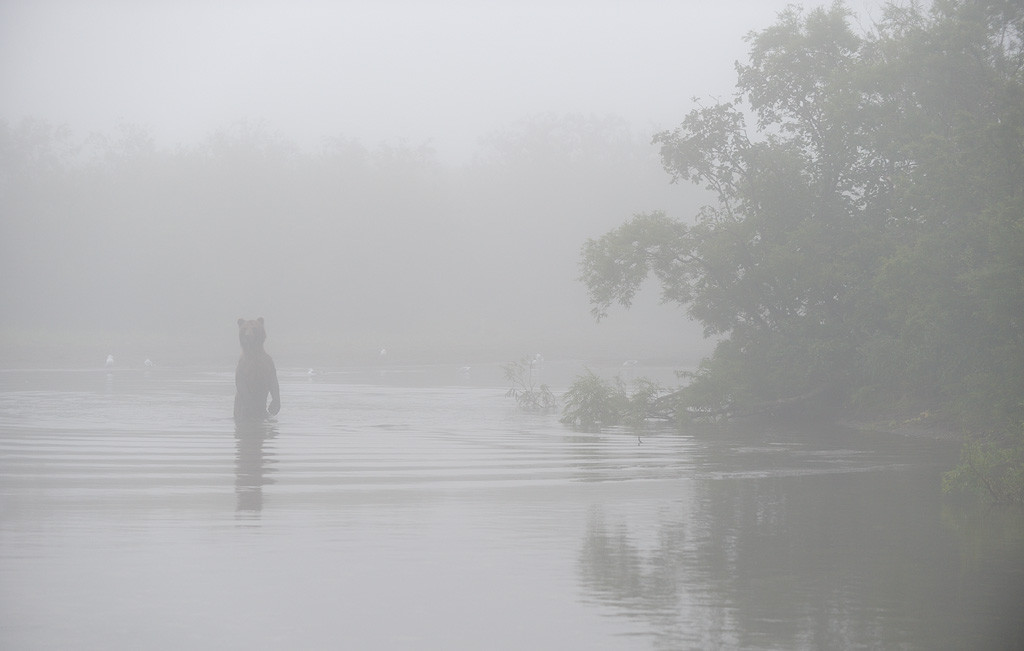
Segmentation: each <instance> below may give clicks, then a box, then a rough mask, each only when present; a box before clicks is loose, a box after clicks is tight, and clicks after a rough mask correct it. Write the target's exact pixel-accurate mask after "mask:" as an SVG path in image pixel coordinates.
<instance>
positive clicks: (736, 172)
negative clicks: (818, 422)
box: [581, 0, 1024, 431]
mask: <svg viewBox="0 0 1024 651" xmlns="http://www.w3.org/2000/svg"><path fill="white" fill-rule="evenodd" d="M850 23H851V21H850V14H849V12H848V11H847V10H846V9H845V8H844V7H843V6H842V5H841V4H839V3H836V4H833V5H832V6H831V7H828V8H819V9H815V10H813V11H810V12H804V11H802V10H800V9H797V8H789V9H787V10H786V11H784V12H783V13H782V14H780V16H779V20H778V22H777V24H775V25H774V26H772V27H769V28H768V29H765V30H763V31H761V32H759V33H755V34H752V35H750V36H749V37H748V38H749V42H750V54H749V60H748V62H747V63H745V64H737V73H738V84H737V93H736V96H735V97H734V98H732V99H731V100H729V101H720V102H716V103H714V104H711V105H698V106H697V107H696V108H694V109H693V110H692V111H690V113H689V114H688V115H687V116H686V117H685V119H684V120H683V122H682V124H681V125H680V126H679V127H678V128H676V129H675V130H672V131H666V132H663V133H659V134H657V135H656V136H655V138H654V140H655V143H657V144H658V145H660V148H661V157H662V161H663V164H664V167H665V169H666V171H667V172H668V173H669V174H670V175H671V177H672V180H673V182H679V181H689V182H692V183H696V184H699V185H702V186H704V187H705V188H707V189H708V190H710V191H711V192H712V193H713V195H714V197H715V201H714V202H713V203H711V204H710V205H706V206H704V207H703V208H702V209H701V210H700V212H699V214H698V215H697V216H696V218H695V219H694V220H692V221H683V220H679V219H675V218H672V217H669V216H668V215H666V214H664V213H660V212H655V213H650V214H643V215H637V216H636V217H634V218H633V219H632V220H631V221H630V222H628V223H626V224H624V225H622V226H620V227H619V228H617V229H615V230H613V231H611V232H609V233H607V234H606V235H604V236H603V237H600V238H598V239H595V240H590V241H588V242H586V244H585V245H584V247H583V252H582V263H581V266H582V272H583V273H582V278H581V279H582V280H583V282H584V283H585V284H586V286H587V289H588V291H589V295H590V300H591V304H592V306H593V313H594V315H595V316H596V317H597V318H601V317H602V316H604V315H605V314H606V313H607V311H608V309H609V308H610V307H611V306H612V305H613V304H616V303H617V304H620V305H622V306H625V307H628V306H629V305H630V302H631V301H632V299H633V297H634V295H635V293H636V292H637V290H638V289H639V288H640V286H641V284H642V283H643V282H644V281H645V279H646V278H648V277H649V276H654V278H655V279H656V280H657V281H658V283H659V284H660V285H661V289H662V293H663V298H664V300H665V301H668V302H674V303H678V304H680V305H682V306H684V307H685V308H686V310H687V312H688V314H689V315H690V316H691V317H692V318H694V319H696V320H697V321H699V322H700V323H701V324H702V325H703V327H704V331H705V334H706V335H708V336H714V337H717V338H719V343H718V345H717V347H716V349H715V351H714V354H713V355H712V356H711V357H710V358H709V359H707V360H705V361H704V362H703V364H702V365H701V367H700V368H699V370H698V371H697V372H696V373H695V374H694V376H693V377H692V381H691V382H690V384H689V385H688V386H687V387H686V388H685V389H684V390H683V391H682V393H681V394H680V399H681V404H682V405H683V406H684V407H687V408H690V409H698V410H701V411H703V412H711V413H719V412H730V413H736V412H739V413H743V412H751V411H757V410H761V409H766V408H774V407H780V406H789V405H796V406H799V405H803V407H804V408H806V406H808V405H810V404H815V405H820V406H824V407H827V408H829V409H834V408H837V407H842V408H846V409H850V410H854V411H855V412H857V413H860V414H864V413H873V414H888V415H890V416H897V417H898V416H899V415H900V414H919V413H921V412H924V411H928V413H930V414H934V415H936V416H937V417H939V418H942V419H943V420H944V421H945V422H946V423H947V424H952V425H955V426H958V427H962V428H964V429H971V430H976V431H977V430H986V431H1016V429H1017V426H1018V425H1019V424H1020V423H1022V422H1024V316H1022V315H1024V5H1021V3H1019V2H1010V1H1003V2H986V3H979V2H973V1H969V0H936V1H935V2H934V3H932V6H931V7H930V9H928V10H925V9H923V8H922V7H920V6H919V5H917V4H910V5H896V4H893V5H890V6H888V7H887V8H886V9H885V12H884V15H883V16H882V18H881V19H880V20H879V22H877V24H875V25H874V26H873V28H872V30H871V31H870V32H868V33H865V34H858V33H856V32H855V31H854V30H853V29H852V28H851V24H850ZM751 119H753V120H754V126H753V127H750V126H748V121H749V120H751Z"/></svg>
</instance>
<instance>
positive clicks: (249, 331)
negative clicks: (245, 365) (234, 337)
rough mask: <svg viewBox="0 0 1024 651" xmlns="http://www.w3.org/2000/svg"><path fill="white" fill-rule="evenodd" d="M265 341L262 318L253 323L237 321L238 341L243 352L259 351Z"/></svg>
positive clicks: (265, 332) (265, 333)
mask: <svg viewBox="0 0 1024 651" xmlns="http://www.w3.org/2000/svg"><path fill="white" fill-rule="evenodd" d="M266 340H267V331H266V330H264V329H263V317H260V318H258V319H256V320H255V321H246V320H245V319H239V320H238V341H240V342H241V343H242V349H243V350H258V349H261V348H263V342H264V341H266Z"/></svg>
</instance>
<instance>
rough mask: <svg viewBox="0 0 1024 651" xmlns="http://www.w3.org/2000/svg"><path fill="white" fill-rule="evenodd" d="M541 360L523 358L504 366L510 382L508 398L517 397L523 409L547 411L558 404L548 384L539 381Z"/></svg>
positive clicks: (506, 395) (506, 377)
mask: <svg viewBox="0 0 1024 651" xmlns="http://www.w3.org/2000/svg"><path fill="white" fill-rule="evenodd" d="M538 364H539V360H538V359H537V358H534V359H532V360H526V359H523V360H521V361H518V362H510V363H508V364H505V365H504V366H502V369H503V370H504V371H505V379H506V380H507V381H508V383H509V384H510V386H509V389H508V391H506V392H505V397H506V398H515V400H516V404H518V405H519V408H520V409H522V410H523V411H532V412H545V411H551V410H552V409H554V408H555V407H557V406H558V399H557V398H555V394H554V393H552V392H551V389H550V388H548V385H546V384H538V383H537V375H538V368H537V366H538Z"/></svg>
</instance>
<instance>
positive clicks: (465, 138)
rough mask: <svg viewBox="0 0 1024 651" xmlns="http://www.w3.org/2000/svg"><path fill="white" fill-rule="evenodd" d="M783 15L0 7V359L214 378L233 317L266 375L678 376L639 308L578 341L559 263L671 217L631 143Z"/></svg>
mask: <svg viewBox="0 0 1024 651" xmlns="http://www.w3.org/2000/svg"><path fill="white" fill-rule="evenodd" d="M784 4H785V3H783V2H763V1H760V0H758V1H754V0H750V1H727V2H719V3H714V4H711V5H709V4H707V3H696V2H692V3H691V2H640V3H614V2H605V3H592V2H587V3H584V2H554V3H550V2H545V3H532V2H525V3H471V2H429V3H413V2H408V3H405V2H372V3H371V2H354V3H337V4H335V3H326V2H324V3H283V2H282V3H278V2H264V3H246V4H244V5H243V4H240V3H228V2H224V3H200V2H184V3H157V2H149V3H133V2H96V3H77V2H51V1H45V0H44V1H42V2H35V1H34V2H7V3H4V4H2V5H0V120H2V121H3V123H2V133H0V136H2V140H0V155H2V167H3V168H2V175H3V176H2V179H0V181H2V184H3V185H2V192H0V210H2V215H3V217H2V220H3V224H2V233H0V236H2V244H0V247H2V249H0V257H2V262H0V273H2V277H3V279H4V280H3V283H2V287H0V301H2V303H0V305H2V309H0V332H2V336H3V340H4V342H5V345H4V346H3V348H4V354H3V356H4V358H5V361H7V362H27V361H28V360H30V359H31V358H33V356H37V355H40V354H44V353H45V354H48V355H50V356H51V357H52V356H57V358H58V359H57V361H61V360H63V361H67V362H68V363H90V362H91V361H92V360H95V361H96V363H97V364H98V363H101V362H102V360H103V359H105V357H106V355H107V354H114V355H115V356H116V357H117V359H118V360H119V363H124V364H141V363H142V360H143V359H145V358H147V357H149V358H157V357H159V358H161V359H160V360H159V361H161V362H164V363H169V364H173V363H175V362H176V361H178V362H186V361H195V360H196V359H200V358H201V359H207V360H208V359H218V360H219V359H221V358H222V357H223V358H224V359H229V358H230V357H232V356H233V355H234V354H235V348H236V346H235V343H234V337H235V333H234V329H235V325H234V324H235V320H236V319H237V318H238V317H246V318H254V317H256V316H263V317H265V318H266V320H267V328H268V333H269V338H268V343H267V345H268V349H269V350H270V351H271V352H272V353H274V354H275V357H276V358H277V359H278V363H279V365H282V366H290V365H301V366H306V365H310V366H312V365H318V364H322V365H330V364H344V363H348V362H352V361H361V360H363V361H365V360H369V359H373V358H374V356H376V355H377V353H378V351H379V350H380V349H381V348H387V349H388V351H389V356H390V358H391V359H394V360H396V361H401V360H408V361H414V360H426V359H430V360H453V361H454V360H471V359H492V360H505V359H511V358H515V357H518V356H524V355H527V354H534V353H536V352H542V353H543V354H545V355H546V356H549V357H587V358H594V357H600V358H607V359H617V358H622V359H629V358H637V357H660V358H665V359H673V360H681V361H692V360H694V359H696V358H697V357H699V355H700V354H702V352H703V351H706V350H707V349H708V343H707V342H704V341H702V339H701V337H700V330H699V328H698V327H696V326H695V325H694V324H692V323H689V322H688V321H687V320H686V317H685V315H684V314H683V313H682V312H681V311H679V310H678V309H677V308H673V307H667V306H661V305H659V304H658V300H657V298H658V297H657V295H656V293H655V292H654V291H653V290H652V291H650V292H648V293H647V294H645V295H643V296H641V297H640V298H641V300H640V301H638V305H637V306H636V307H635V308H634V309H632V310H630V311H628V312H621V311H620V312H616V313H614V314H612V315H611V316H610V317H609V318H608V319H606V320H604V321H602V322H601V323H595V322H594V321H593V319H592V318H591V317H590V314H589V306H588V305H587V301H586V293H585V290H584V288H583V286H582V284H581V283H579V282H578V281H577V280H576V276H577V274H578V270H577V262H578V257H579V249H580V246H581V245H582V244H583V242H584V241H585V240H586V239H587V238H588V237H596V236H599V235H600V234H602V233H603V232H605V231H606V230H608V229H610V228H612V227H614V226H616V225H617V224H619V223H621V222H623V221H625V220H626V219H628V218H629V217H630V216H631V215H632V214H634V213H637V212H643V211H649V210H654V209H661V210H665V211H667V212H668V213H670V214H673V215H677V216H681V217H686V216H689V215H692V214H693V213H694V212H695V211H696V208H697V207H698V206H699V204H700V203H701V201H702V196H701V194H700V192H699V191H698V190H696V189H693V188H689V187H680V186H672V185H670V184H669V178H668V176H667V175H666V174H665V173H664V172H663V171H662V170H661V167H660V162H659V160H658V156H657V153H658V152H657V150H656V149H655V148H654V147H653V146H652V145H651V144H650V139H651V135H652V134H653V133H655V132H657V131H659V130H663V129H668V128H672V127H673V126H674V125H675V124H676V123H677V122H678V121H679V120H681V119H682V116H683V115H684V114H685V113H686V111H687V110H688V109H689V108H690V107H691V106H692V100H691V98H692V97H694V96H700V97H704V98H714V97H727V96H728V94H729V93H730V92H731V90H732V87H733V81H734V70H733V62H734V61H735V60H737V59H742V58H743V57H744V53H745V43H744V42H743V38H742V37H743V35H744V34H745V33H747V32H749V31H751V30H755V29H760V28H763V27H765V26H767V25H769V24H771V23H772V21H773V20H774V18H775V15H776V14H777V12H778V11H779V10H781V9H782V8H783V6H784ZM817 4H821V3H808V6H814V5H817ZM851 7H852V8H853V9H855V10H859V11H860V10H863V9H864V8H863V7H861V6H858V5H857V4H855V3H854V4H851Z"/></svg>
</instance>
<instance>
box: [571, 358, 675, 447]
mask: <svg viewBox="0 0 1024 651" xmlns="http://www.w3.org/2000/svg"><path fill="white" fill-rule="evenodd" d="M665 396H666V394H665V390H664V389H663V388H662V387H661V386H659V385H658V384H656V383H655V382H652V381H650V380H648V379H646V378H638V379H637V380H635V381H634V382H632V383H631V385H630V384H627V383H626V381H625V380H623V379H622V378H621V377H620V376H616V377H615V379H614V381H609V380H606V379H604V378H602V377H601V376H599V375H597V374H596V373H594V372H593V371H592V370H590V369H587V371H586V373H584V374H583V375H581V376H579V377H577V378H576V380H575V381H574V382H573V383H572V385H571V386H570V387H569V390H568V391H566V393H565V396H564V400H565V406H564V407H563V408H562V418H561V419H560V420H561V422H562V423H565V424H566V425H570V426H572V427H574V428H576V429H579V430H583V431H588V432H590V431H597V430H600V429H601V428H603V427H615V426H626V427H629V428H631V429H633V430H634V431H640V430H642V429H643V428H644V425H645V424H646V422H647V421H648V420H649V419H664V418H665V414H664V411H663V406H662V403H663V402H664V400H663V399H664V398H665Z"/></svg>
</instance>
